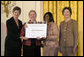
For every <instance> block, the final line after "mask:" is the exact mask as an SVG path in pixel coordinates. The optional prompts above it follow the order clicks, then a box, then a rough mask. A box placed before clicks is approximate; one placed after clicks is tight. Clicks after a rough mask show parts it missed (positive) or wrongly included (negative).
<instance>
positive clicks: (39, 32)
mask: <svg viewBox="0 0 84 57" xmlns="http://www.w3.org/2000/svg"><path fill="white" fill-rule="evenodd" d="M46 35H47V24H44V23H41V24H27V28H26V29H25V37H28V38H37V37H40V38H42V37H46Z"/></svg>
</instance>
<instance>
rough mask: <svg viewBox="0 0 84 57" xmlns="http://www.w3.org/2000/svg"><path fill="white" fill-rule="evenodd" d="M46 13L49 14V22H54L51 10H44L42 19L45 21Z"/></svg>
mask: <svg viewBox="0 0 84 57" xmlns="http://www.w3.org/2000/svg"><path fill="white" fill-rule="evenodd" d="M47 14H48V15H49V22H54V19H53V15H52V13H51V12H46V13H45V14H44V21H45V16H46V15H47Z"/></svg>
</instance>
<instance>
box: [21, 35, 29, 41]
mask: <svg viewBox="0 0 84 57" xmlns="http://www.w3.org/2000/svg"><path fill="white" fill-rule="evenodd" d="M20 39H22V40H28V37H24V36H21V37H20Z"/></svg>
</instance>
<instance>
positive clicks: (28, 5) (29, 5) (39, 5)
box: [1, 1, 43, 56]
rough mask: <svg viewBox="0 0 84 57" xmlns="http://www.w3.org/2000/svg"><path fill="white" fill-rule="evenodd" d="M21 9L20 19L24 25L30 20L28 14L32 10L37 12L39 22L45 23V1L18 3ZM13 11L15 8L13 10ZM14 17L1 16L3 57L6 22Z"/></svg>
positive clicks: (10, 15)
mask: <svg viewBox="0 0 84 57" xmlns="http://www.w3.org/2000/svg"><path fill="white" fill-rule="evenodd" d="M15 6H19V7H20V8H21V10H22V11H21V12H22V13H21V15H20V17H19V19H20V20H21V21H22V22H23V23H24V22H27V21H28V20H29V17H28V13H29V11H30V10H32V9H33V10H36V12H37V21H43V1H16V5H15ZM12 9H13V8H12ZM10 17H12V13H10V14H9V16H8V18H7V17H6V14H5V13H2V14H1V56H4V43H5V42H4V41H5V37H6V20H8V19H9V18H10Z"/></svg>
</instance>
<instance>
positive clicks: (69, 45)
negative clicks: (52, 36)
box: [59, 7, 78, 56]
mask: <svg viewBox="0 0 84 57" xmlns="http://www.w3.org/2000/svg"><path fill="white" fill-rule="evenodd" d="M62 13H63V16H64V17H65V20H64V21H62V22H61V24H60V37H59V41H60V48H61V52H62V55H63V56H73V55H75V53H76V51H77V50H76V49H77V45H78V39H77V38H78V24H77V21H75V20H73V19H71V14H72V11H71V8H70V7H65V8H64V9H63V11H62Z"/></svg>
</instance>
